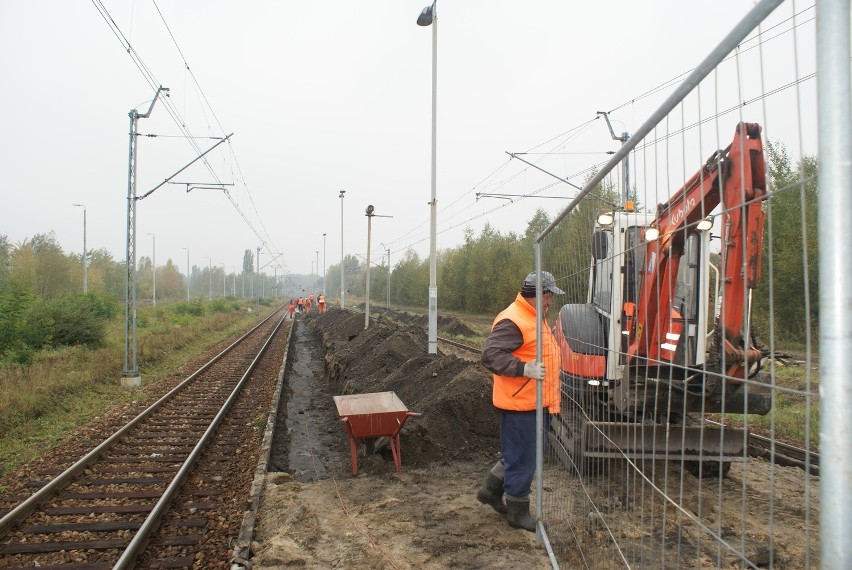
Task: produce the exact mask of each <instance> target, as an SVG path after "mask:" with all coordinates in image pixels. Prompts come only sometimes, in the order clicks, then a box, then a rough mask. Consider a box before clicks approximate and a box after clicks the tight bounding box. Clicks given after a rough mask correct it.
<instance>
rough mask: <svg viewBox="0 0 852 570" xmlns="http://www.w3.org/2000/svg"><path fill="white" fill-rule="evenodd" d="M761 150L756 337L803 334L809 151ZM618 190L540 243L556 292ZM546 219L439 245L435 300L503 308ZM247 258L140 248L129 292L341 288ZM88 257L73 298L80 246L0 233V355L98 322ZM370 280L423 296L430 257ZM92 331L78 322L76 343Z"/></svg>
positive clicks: (112, 284) (813, 185)
mask: <svg viewBox="0 0 852 570" xmlns="http://www.w3.org/2000/svg"><path fill="white" fill-rule="evenodd" d="M766 158H767V171H768V172H767V175H768V177H769V180H770V190H771V192H772V196H771V199H769V200H767V201H766V202H764V209H765V210H766V213H767V223H766V224H765V227H764V240H763V249H764V255H763V267H762V280H761V283H760V285H759V287H758V288H757V289H756V290H755V292H754V295H753V298H754V305H753V317H754V325H755V329H756V332H757V333H758V334H759V335H760V336H761V337H762V338H764V340H768V338H767V337H768V332H769V330H770V326H772V328H773V329H774V332H775V334H776V335H777V337H776V339H777V340H780V341H782V342H787V343H803V342H804V339H805V335H806V332H807V331H808V330H811V331H816V330H818V314H819V313H818V311H819V303H818V296H817V294H818V289H819V281H818V278H819V274H818V250H817V245H818V244H817V232H816V230H815V224H816V221H817V195H816V193H817V182H816V174H817V161H816V158H815V157H809V156H806V157H804V158H803V159H802V160H801V161H799V162H798V163H797V164H793V162H792V160H791V158H790V157H789V154H788V153H787V151H786V149H785V148H784V146H783V145H781V144H768V145H767V148H766ZM617 201H618V199H617V195H616V193H615V191H614V189H613V188H612V187H611V186H608V185H607V183H606V182H604V183H602V184H601V185H599V186H598V187H597V188H595V189H594V190H593V192H592V193H591V194H590V197H589V198H588V199H586V200H583V201H582V202H581V203H580V205H579V206H578V207H577V208H576V209H575V210H574V211H573V212H572V213H571V214H569V215H568V216H567V217H566V218H565V219H563V220H562V221H561V222H560V224H559V225H558V226H557V227H556V228H555V231H554V232H553V233H552V234H551V235H550V236H548V238H547V239H546V240H545V241H544V242H543V247H542V267H543V268H545V269H546V270H549V271H551V272H553V273H554V274H556V275H557V277H558V278H559V279H560V287H561V288H562V289H564V290H565V291H566V295H564V296H562V297H561V298H560V299H559V302H561V303H581V302H585V300H586V291H587V289H588V279H589V260H590V247H591V245H590V244H591V236H592V230H593V227H594V220H595V218H596V216H597V214H598V213H599V212H601V211H605V210H609V209H611V204H612V203H614V202H617ZM552 219H553V218H552V217H551V216H550V214H549V213H548V212H546V211H545V210H543V209H539V210H537V211H536V212H535V214H534V215H533V217H532V218H531V219H530V220H529V221H528V222H527V223H526V227H525V229H524V231H523V232H522V233H518V232H514V231H509V232H501V231H500V230H499V229H497V228H494V227H493V226H491V225H490V224H486V225H485V227H484V228H483V229H482V230H481V231H480V232H479V233H478V234H476V233H474V231H473V230H471V229H467V230H466V231H465V233H464V239H463V242H462V243H461V244H460V245H459V246H457V247H454V248H447V249H443V250H441V251H440V252H438V255H437V262H438V283H437V285H438V291H439V299H438V305H439V310H449V311H458V312H466V313H475V314H496V313H497V312H498V311H500V310H502V309H503V308H504V307H505V306H506V305H507V304H508V303H509V302H510V301H511V300H512V299H513V298H514V296H515V294H516V293H517V291H518V289H519V287H520V284H521V281H522V280H523V278H524V276H526V275H527V274H528V273H530V272H532V271H533V270H534V257H533V252H534V243H535V238H536V237H537V236H538V235H539V234H540V233H541V232H542V231H543V230H544V229H545V228H547V227H548V226H549V225H550V223H551V221H552ZM803 244H804V245H803ZM803 253H804V255H803ZM254 261H255V260H254V255H253V252H252V251H251V250H248V249H247V250H246V251H245V255H244V258H243V267H242V272H241V273H240V274H238V275H235V274H230V275H228V274H226V273H225V272H224V271H223V269H222V268H221V267H212V268H211V267H203V266H193V267H192V268H191V269H190V276H189V279H187V277H186V276H185V275H182V274H181V273H180V270H179V268H178V266H177V265H176V264H174V263H173V262H172V260H168V261H167V262H166V264H165V265H163V266H158V267H156V268H154V266H153V263H152V262H151V259H150V258H148V257H144V256H143V257H142V258H140V260H139V263H138V265H137V299H138V300H139V302H140V303H145V302H147V300H148V299H152V297H153V285H154V284H153V281H154V280H153V277H154V271H156V289H157V299H158V300H160V299H162V300H178V301H180V300H185V299H186V298H187V287H189V297H191V298H195V299H204V298H206V297H208V296H209V297H214V298H218V297H222V296H223V293H224V294H225V295H226V296H229V295H235V296H238V297H239V296H251V297H255V296H266V297H284V298H288V297H291V296H298V295H300V294H309V293H315V294H316V293H319V292H320V291H322V289H323V286H325V290H326V293H327V295H328V297H329V300H330V301H331V300H333V299H335V298H337V297H339V292H340V291H339V289H340V272H341V264H339V263H338V264H335V265H332V266H330V267H329V268H328V270H327V271H326V275H325V283H323V279H322V276H317V275H308V276H306V275H287V276H283V275H282V276H277V278H276V277H273V276H269V275H265V274H261V275H260V277H259V280H256V279H255V274H254V271H255V265H254ZM86 262H87V266H88V269H87V283H88V291H89V294H90V295H89V297H90V298H89V299H85V298H81V297H79V295H80V293H81V292H82V289H83V264H82V256H81V255H78V254H73V253H66V252H64V251H63V250H62V247H61V246H60V245H59V243H58V242H57V240H56V237H55V235H54V234H53V233H52V232H50V233H47V234H36V235H35V236H33V237H32V238H31V239H28V240H24V241H23V242H21V243H17V244H13V243H11V242H10V241H9V240H8V238H7V236H5V235H2V234H0V361H2V360H3V359H4V353H6V352H9V350H11V348H10V347H13V346H15V343H17V344H18V345H20V344H21V342H24V341H26V342H30V343H31V344H32V345H33V346H37V347H38V346H41V345H39V342H38V341H37V340H34V339H37V338H41V339H45V338H49V339H50V343H52V344H56V343H63V342H70V343H72V344H73V343H74V342H73V341H72V339H70V337H69V336H68V335H67V334H65V333H63V332H61V331H60V330H59V328H61V327H60V325H58V324H56V323H63V322H65V323H71V322H77V323H81V324H86V326H91V327H92V328H93V329H97V328H98V326H99V325H98V324H97V319H103V318H109V316H110V315H111V314H114V313H115V310H113V309H109V306H110V305H111V304H119V305H120V304H121V303H123V301H124V297H125V287H126V284H125V278H126V271H125V264H124V261H123V260H115V259H114V258H113V257H112V255H111V254H110V253H109V252H108V251H107V250H105V249H96V250H93V251H90V252H87V254H86ZM343 271H344V275H345V284H346V289H347V295H351V296H354V297H360V298H363V297H364V295H365V293H366V266H365V262H364V260H363V259H361V258H358V257H356V256H354V255H347V256H346V257H345V258H344V261H343ZM389 272H390V275H389ZM388 277H390V280H388ZM370 280H371V282H370V290H371V296H372V302H374V303H379V304H381V303H382V302H383V301H384V300H385V299H386V298H387V292H388V285H389V282H390V292H391V295H390V297H391V302H392V303H393V304H394V305H404V306H420V307H426V306H428V289H429V259H428V258H421V257H420V256H419V255H418V254H417V253H416V252H414V251H413V250H408V251H406V252H404V253H403V254H402V256H401V259H399V260H398V261H396V263H395V264H394V265H393V266H392V267H388V265H387V263H386V262H385V261H384V260H382V261H381V262H380V263H379V264H376V265H374V267H373V268H372V269H371V272H370ZM770 284H771V287H770ZM804 300H807V302H804ZM72 308H73V309H74V311H80V310H83V311H84V312H85V313H86V315H89V316H91V318H92V319H95V320H94V321H92V320H90V319H89V316H86V315H82V314H79V313H75V312H74V311H72V310H71V309H72ZM66 313H67V314H66ZM48 322H53V323H54V324H55V330H52V332H51V333H50V334H45V331H44V330H43V328H44V327H42V329H39V330H40V332H39V331H38V330H37V331H36V332H35V333H32V334H30V332H27V330H25V329H26V327H25V324H26V323H41V324H42V325H44V324H45V323H48ZM808 322H810V329H809V328H808ZM770 323H772V324H771V325H770ZM95 336H96V335H95ZM22 339H23V340H22ZM26 339H29V340H26ZM90 341H91V338H90V337H88V336H87V335H85V334H83V333H80V335H79V337H78V341H77V342H78V343H80V344H86V343H87V342H90Z"/></svg>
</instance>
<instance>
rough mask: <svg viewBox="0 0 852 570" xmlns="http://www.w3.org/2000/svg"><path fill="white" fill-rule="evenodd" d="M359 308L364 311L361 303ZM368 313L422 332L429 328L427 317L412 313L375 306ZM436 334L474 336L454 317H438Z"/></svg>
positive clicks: (474, 334)
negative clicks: (419, 329)
mask: <svg viewBox="0 0 852 570" xmlns="http://www.w3.org/2000/svg"><path fill="white" fill-rule="evenodd" d="M359 308H360V309H361V310H364V303H361V304H360V305H359ZM370 313H371V314H377V315H381V316H382V317H386V318H389V319H392V320H394V321H397V322H400V323H404V324H407V325H413V326H418V327H421V328H423V329H424V330H426V329H428V327H429V316H428V315H416V314H414V313H409V312H406V311H397V310H394V309H386V308H382V307H376V306H371V307H370ZM438 333H439V334H451V335H455V336H476V332H475V331H473V330H472V329H471V328H470V327H469V326H467V325H466V324H464V323H463V322H461V321H460V320H459V319H458V317H454V316H452V315H438Z"/></svg>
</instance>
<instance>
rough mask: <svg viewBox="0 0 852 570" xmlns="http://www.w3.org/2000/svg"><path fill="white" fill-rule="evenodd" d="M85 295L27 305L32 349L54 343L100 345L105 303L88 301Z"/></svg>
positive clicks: (104, 329)
mask: <svg viewBox="0 0 852 570" xmlns="http://www.w3.org/2000/svg"><path fill="white" fill-rule="evenodd" d="M86 297H87V296H82V295H67V296H64V297H59V298H57V299H51V300H48V301H43V300H39V301H37V302H35V303H33V304H32V306H31V307H30V311H29V315H28V318H27V328H29V329H31V330H30V335H29V336H30V340H29V341H28V342H27V344H28V345H29V346H31V347H32V348H36V349H37V348H42V347H43V346H45V345H47V344H50V345H52V346H54V347H56V346H75V345H84V346H88V347H92V348H96V347H99V346H101V344H102V342H103V339H104V336H105V335H106V318H105V317H104V315H107V314H109V310H108V308H107V306H106V305H101V304H100V303H99V302H93V303H89V302H88V301H87V300H86ZM104 309H106V310H104Z"/></svg>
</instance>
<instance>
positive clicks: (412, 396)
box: [305, 310, 499, 466]
mask: <svg viewBox="0 0 852 570" xmlns="http://www.w3.org/2000/svg"><path fill="white" fill-rule="evenodd" d="M305 322H306V324H308V330H309V331H311V332H312V333H314V334H316V335H317V336H318V337H319V339H320V341H321V344H322V347H323V349H324V351H325V355H324V360H325V374H326V377H327V380H328V382H329V387H330V389H331V390H333V391H335V392H336V395H345V394H364V393H370V392H385V391H392V392H395V393H396V395H397V396H399V398H400V399H401V400H402V401H403V402H404V403H405V405H406V407H407V408H408V409H409V410H411V411H413V412H419V413H421V414H422V416H421V417H417V418H412V419H409V420H408V421H407V422H406V423H405V426H404V427H403V430H402V432H401V434H400V440H401V444H402V450H403V456H404V461H405V464H406V465H412V466H415V465H420V466H427V465H434V464H435V463H436V462H439V463H445V462H447V461H450V460H457V459H479V458H482V457H483V456H491V457H493V456H494V454H496V452H497V451H498V450H499V434H498V416H497V413H496V411H495V410H494V407H493V406H492V405H491V376H490V374H489V373H488V371H486V370H485V368H483V367H482V365H481V364H479V363H477V362H470V361H465V360H462V359H459V358H457V357H455V356H449V355H444V354H441V353H440V351H439V354H437V355H435V354H432V355H430V354H428V352H427V343H428V339H427V336H426V332H425V331H424V329H423V328H422V327H421V326H419V324H406V323H403V322H400V321H398V320H390V319H387V318H378V319H376V320H374V321H373V322H372V323H371V325H370V328H368V329H366V330H365V329H364V315H363V314H361V313H355V312H351V311H346V310H330V311H328V312H327V313H325V314H323V315H309V316H307V317H306V318H305Z"/></svg>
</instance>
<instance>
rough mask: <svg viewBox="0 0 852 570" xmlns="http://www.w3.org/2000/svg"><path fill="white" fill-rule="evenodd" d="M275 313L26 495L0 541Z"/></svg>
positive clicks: (0, 521) (2, 523) (6, 520)
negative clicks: (33, 491) (36, 489)
mask: <svg viewBox="0 0 852 570" xmlns="http://www.w3.org/2000/svg"><path fill="white" fill-rule="evenodd" d="M276 313H278V311H275V312H273V313H271V314H270V315H269V316H268V317H266V318H265V319H263V320H262V321H261V322H259V323H258V324H257V325H255V326H254V327H252V328H251V329H250V330H249V331H248V332H246V333H245V334H244V335H242V336H241V337H240V338H238V339H237V340H235V341H234V342H233V343H232V344H231V345H229V346H228V347H227V348H225V349H224V350H222V352H220V353H219V354H217V355H216V356H214V357H213V358H212V359H211V360H210V361H209V362H207V363H206V364H204V365H203V366H202V367H201V368H199V369H198V370H196V371H195V372H194V373H192V374H191V375H190V376H188V377H187V378H186V379H185V380H183V381H182V382H181V383H180V384H178V385H177V386H175V387H174V388H172V389H171V390H170V391H169V392H168V393H167V394H165V395H164V396H162V397H161V398H160V399H159V400H157V401H156V402H154V403H153V404H151V405H150V406H149V407H148V408H146V409H145V410H143V411H142V412H141V413H140V414H139V415H137V416H136V417H135V418H133V419H132V420H130V421H129V422H128V423H126V424H125V425H124V426H122V427H121V428H120V429H119V430H118V431H116V432H115V433H113V434H112V435H111V436H110V437H108V438H107V439H105V440H104V441H102V442H101V443H100V444H99V445H98V446H97V447H95V448H94V449H92V450H91V451H90V452H89V453H87V454H86V455H84V456H83V457H82V458H80V459H79V460H77V461H76V462H75V463H74V464H73V465H71V466H70V467H68V468H67V469H65V471H63V472H62V473H60V474H59V475H57V476H56V477H55V478H54V479H52V480H51V481H49V482H48V483H47V484H45V485H44V486H43V487H42V488H41V489H39V490H38V491H36V492H35V493H33V494H32V495H30V496H29V497H28V498H27V499H25V500H24V501H22V502H21V503H20V504H18V506H16V507H15V508H14V509H12V510H10V511H9V512H8V513H6V514H5V515H4V516H3V518H0V538H3V537H5V536H6V535H7V534H9V532H11V531H12V529H13V528H14V527H15V526H16V525H17V524H19V523H20V522H21V521H22V520H23V519H25V518H26V517H27V516H29V515H30V514H31V513H32V512H33V511H34V510H35V509H36V508H37V507H38V505H40V504H41V503H43V502H45V501H47V500H48V499H50V498H51V497H52V496H53V495H54V494H56V493H58V492H59V491H61V490H62V489H64V488H65V487H66V486H68V485H69V484H70V483H71V482H72V481H73V480H74V478H76V477H77V476H78V475H79V474H80V473H82V472H83V471H85V470H86V469H87V468H88V467H89V466H90V465H91V464H92V463H94V462H95V461H97V460H98V458H100V456H101V455H103V454H104V453H105V452H106V451H108V450H109V449H110V448H111V447H112V446H114V445H115V444H116V443H117V442H118V441H119V440H120V439H121V438H122V437H124V435H126V434H127V433H128V432H129V431H130V430H132V429H133V428H135V427H136V426H137V425H139V424H140V423H142V422H143V421H145V420H146V419H147V418H148V417H150V416H151V415H152V414H153V413H154V412H156V411H157V410H159V409H160V408H161V407H163V405H165V404H166V402H168V401H169V400H171V399H172V398H173V397H174V396H175V395H176V394H178V393H179V392H181V391H182V390H183V389H184V388H185V387H186V386H188V385H189V384H190V383H191V382H192V381H193V380H194V379H195V378H196V377H198V375H200V374H201V373H203V372H204V371H205V370H207V369H208V368H210V366H212V365H213V364H214V363H216V362H217V361H218V360H220V359H221V358H222V357H224V356H225V355H226V354H227V353H229V352H231V351H232V350H233V349H234V348H235V347H236V346H237V345H239V344H240V343H241V342H243V341H244V340H245V339H246V337H248V336H249V335H251V334H252V333H254V332H255V331H256V330H257V329H259V328H260V327H261V326H263V325H264V324H266V323H267V321H269V320H271V319H272V318H273V317H274V316H275V314H276Z"/></svg>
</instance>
